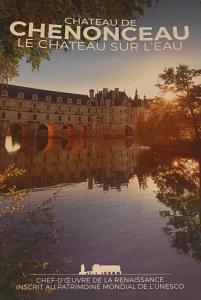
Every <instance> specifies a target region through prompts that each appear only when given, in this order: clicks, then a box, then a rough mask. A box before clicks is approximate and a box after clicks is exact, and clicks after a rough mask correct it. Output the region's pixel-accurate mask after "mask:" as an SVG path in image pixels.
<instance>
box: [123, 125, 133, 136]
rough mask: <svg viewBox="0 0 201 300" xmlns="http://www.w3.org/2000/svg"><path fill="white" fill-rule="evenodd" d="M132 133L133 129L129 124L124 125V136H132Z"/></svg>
mask: <svg viewBox="0 0 201 300" xmlns="http://www.w3.org/2000/svg"><path fill="white" fill-rule="evenodd" d="M133 134H134V132H133V129H132V128H131V127H130V126H128V125H126V127H125V135H126V136H133Z"/></svg>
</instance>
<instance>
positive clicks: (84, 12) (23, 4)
mask: <svg viewBox="0 0 201 300" xmlns="http://www.w3.org/2000/svg"><path fill="white" fill-rule="evenodd" d="M155 2H157V0H129V1H128V0H110V1H108V0H35V1H33V0H1V1H0V37H1V39H0V82H3V83H5V82H8V81H9V80H11V79H12V78H13V77H15V76H17V75H18V72H19V70H18V69H19V62H20V60H21V59H22V58H25V60H26V62H27V63H30V64H31V65H32V68H33V70H34V69H38V68H39V66H40V64H41V61H42V60H43V59H45V60H49V59H50V50H49V49H40V48H39V47H37V46H35V47H34V48H33V49H31V48H19V47H17V44H16V38H15V37H13V36H12V35H11V33H10V32H9V27H10V24H11V23H12V22H14V21H16V20H20V21H23V22H34V24H35V25H36V26H37V25H39V24H41V23H46V24H52V23H53V24H63V23H64V19H65V18H66V17H81V18H102V19H105V18H110V19H118V20H120V19H128V18H137V17H139V16H140V15H141V14H143V11H144V8H145V7H148V6H151V5H152V4H153V3H155ZM22 41H23V39H22ZM34 41H35V45H37V43H36V42H37V38H36V37H35V38H34Z"/></svg>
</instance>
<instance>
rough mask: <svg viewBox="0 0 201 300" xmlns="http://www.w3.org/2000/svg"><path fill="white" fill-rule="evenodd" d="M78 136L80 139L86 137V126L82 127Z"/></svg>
mask: <svg viewBox="0 0 201 300" xmlns="http://www.w3.org/2000/svg"><path fill="white" fill-rule="evenodd" d="M80 135H81V136H82V137H85V136H87V126H85V125H83V126H82V127H81V128H80Z"/></svg>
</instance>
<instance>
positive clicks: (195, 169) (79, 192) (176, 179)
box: [0, 139, 201, 299]
mask: <svg viewBox="0 0 201 300" xmlns="http://www.w3.org/2000/svg"><path fill="white" fill-rule="evenodd" d="M0 146H1V156H0V157H1V158H0V173H3V171H4V170H5V169H6V168H7V166H8V165H9V164H11V163H13V164H15V167H16V168H18V169H20V170H25V172H26V173H25V174H24V173H22V174H20V175H19V174H18V173H15V175H16V174H17V175H18V176H8V177H7V178H6V183H7V187H8V188H9V187H12V186H16V190H15V195H16V193H18V192H19V193H25V194H21V198H20V201H18V202H15V204H16V203H19V205H17V208H18V209H17V210H14V211H12V213H10V211H9V209H7V210H5V209H4V208H5V207H4V205H5V204H4V203H5V200H6V199H5V198H4V201H2V202H1V213H2V211H6V214H4V215H2V218H1V250H2V251H1V257H0V268H1V270H3V272H5V274H6V276H5V279H4V281H2V282H1V285H3V286H5V293H8V290H9V289H10V287H8V286H7V285H6V284H7V283H8V282H12V281H15V279H14V278H13V276H15V278H17V279H19V278H20V279H22V278H23V276H24V275H22V274H28V273H29V272H33V270H35V271H36V272H44V271H46V270H48V271H49V272H50V273H51V272H52V271H54V272H57V271H58V272H62V271H64V272H67V271H68V270H69V269H71V270H72V272H75V273H77V272H78V270H79V267H80V263H83V261H86V263H87V262H88V263H95V262H99V263H107V261H105V260H107V259H108V263H111V262H114V263H120V264H121V265H122V266H124V265H125V268H128V269H127V270H126V271H128V272H131V273H132V272H133V270H136V272H138V271H139V272H143V271H149V272H153V271H154V272H159V271H162V272H164V271H170V272H175V270H174V268H175V263H174V262H177V263H178V261H180V260H179V258H178V257H180V259H182V257H185V256H186V257H187V256H188V257H189V258H191V260H190V261H188V263H186V261H185V260H181V261H180V269H181V271H180V270H179V271H180V272H181V273H180V275H179V276H181V278H182V279H183V280H184V276H185V275H184V274H185V270H187V269H185V265H186V268H189V265H190V266H192V269H193V270H194V271H193V272H194V273H193V274H192V278H193V276H195V277H196V278H197V276H198V274H200V273H199V272H200V268H199V266H200V265H199V263H200V260H201V157H200V153H198V152H196V151H193V150H192V149H182V150H181V149H149V148H144V147H143V146H141V145H136V144H135V143H133V141H132V140H121V139H119V140H118V139H116V140H103V139H102V140H100V139H88V140H86V139H81V140H80V139H79V140H78V139H77V140H72V139H69V140H66V141H62V140H59V139H58V140H57V139H53V140H52V139H48V140H45V139H43V140H40V139H36V140H21V149H20V151H18V152H15V153H13V155H12V156H10V155H9V153H8V152H7V150H6V148H5V144H4V141H2V143H1V145H0ZM2 158H3V159H2ZM0 185H1V182H0ZM58 185H59V186H60V187H58ZM44 187H46V188H45V189H44ZM33 188H36V190H35V191H34V192H31V190H32V189H33ZM30 189H31V190H30ZM58 190H59V192H58ZM60 190H61V194H60ZM154 190H155V193H154ZM20 191H21V192H20ZM15 197H16V196H15ZM89 199H90V200H89ZM8 200H9V201H11V204H12V205H11V207H13V202H12V199H8ZM6 205H7V206H8V207H9V205H8V204H6ZM2 209H3V210H2ZM16 229H17V234H16ZM162 230H163V231H162ZM166 236H167V237H168V242H169V247H168V246H167V244H166V243H165V240H167V239H166V238H165V240H163V238H164V237H166ZM97 237H98V238H97ZM83 239H84V240H83ZM153 241H154V243H153ZM124 242H125V244H124ZM127 243H129V244H128V245H127ZM147 244H148V245H149V247H148V248H147ZM5 249H6V251H5ZM111 249H113V250H112V251H111ZM161 249H163V250H161ZM171 249H174V251H173V252H171V251H170V250H171ZM175 249H176V251H175ZM133 253H135V259H133ZM142 256H143V258H142ZM72 257H73V258H72ZM113 259H114V261H113ZM138 261H139V264H138V263H137V262H138ZM166 261H167V262H166ZM193 261H194V262H196V263H193ZM64 262H66V264H65V263H64ZM8 265H9V267H8ZM129 267H130V270H129ZM159 267H161V270H159V269H158V268H159ZM149 268H150V269H149ZM182 270H183V271H182ZM12 274H14V275H12ZM186 280H187V279H186ZM188 280H189V279H188ZM13 295H14V292H13ZM19 299H23V298H19ZM151 299H152V298H151ZM182 299H185V297H182ZM186 299H187V298H186Z"/></svg>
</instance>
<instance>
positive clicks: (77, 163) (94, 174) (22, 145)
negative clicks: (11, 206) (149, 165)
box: [0, 136, 144, 190]
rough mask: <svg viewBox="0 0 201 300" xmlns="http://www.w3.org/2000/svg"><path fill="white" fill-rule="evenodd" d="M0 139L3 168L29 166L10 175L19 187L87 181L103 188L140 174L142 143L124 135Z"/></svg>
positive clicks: (90, 187)
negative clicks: (11, 165) (121, 137)
mask: <svg viewBox="0 0 201 300" xmlns="http://www.w3.org/2000/svg"><path fill="white" fill-rule="evenodd" d="M19 140H20V139H18V141H16V140H15V138H13V137H11V136H7V137H6V140H2V141H1V159H0V172H2V171H3V170H4V169H5V168H6V167H8V165H9V164H12V163H14V164H15V166H16V167H18V168H20V169H24V170H26V173H25V174H24V175H23V176H19V177H16V178H14V179H11V180H13V181H11V183H12V184H14V185H16V187H17V189H25V188H33V187H35V188H41V187H47V186H53V185H57V184H73V183H78V182H88V188H89V189H92V188H93V185H94V184H98V185H100V186H101V187H102V188H103V189H104V190H108V189H110V188H114V189H117V190H120V189H121V186H122V185H127V184H128V182H129V180H130V178H131V177H133V176H134V175H137V173H136V169H137V165H138V155H139V153H140V152H142V151H144V149H142V147H141V146H138V145H135V144H133V143H132V140H124V139H73V140H65V141H64V140H61V139H47V140H46V139H45V138H44V139H42V140H41V139H33V140H31V139H27V140H22V139H21V140H20V141H19Z"/></svg>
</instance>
